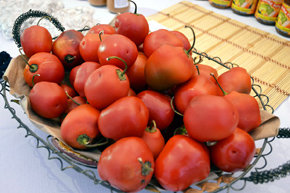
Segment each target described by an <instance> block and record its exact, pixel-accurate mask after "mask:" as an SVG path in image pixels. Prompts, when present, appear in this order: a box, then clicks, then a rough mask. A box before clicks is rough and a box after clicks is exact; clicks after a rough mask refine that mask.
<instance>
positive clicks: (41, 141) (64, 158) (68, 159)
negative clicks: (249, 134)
mask: <svg viewBox="0 0 290 193" xmlns="http://www.w3.org/2000/svg"><path fill="white" fill-rule="evenodd" d="M29 12H30V14H31V13H32V14H31V15H30V16H28V17H43V16H47V14H45V13H43V12H39V11H38V12H33V11H32V10H30V11H29ZM25 14H27V13H25ZM26 16H27V15H26ZM26 16H25V15H24V16H23V15H22V16H20V17H19V18H18V20H16V22H15V26H14V29H15V30H14V33H15V34H14V39H15V42H16V44H18V46H19V38H20V37H19V35H17V34H16V32H17V30H19V29H20V25H21V23H22V22H23V21H24V20H25V18H26ZM50 17H51V16H50ZM53 23H54V24H55V25H56V27H57V28H59V29H60V31H64V28H62V26H61V25H60V24H59V23H58V21H57V20H56V19H53ZM192 52H193V53H195V54H196V55H197V56H199V59H201V60H210V61H213V62H215V63H217V64H219V65H221V66H223V67H224V68H226V69H230V68H232V67H234V66H236V64H233V63H231V62H225V63H224V62H222V60H221V59H220V58H219V57H210V56H209V55H207V53H205V52H199V51H197V50H196V49H193V51H192ZM196 58H197V57H196ZM0 83H1V90H0V91H1V92H0V94H1V96H2V97H3V99H4V103H5V106H4V108H5V109H7V110H8V111H9V112H10V113H11V114H12V119H15V120H16V121H17V122H18V123H19V126H18V127H17V128H23V129H24V130H25V131H26V135H25V137H29V136H31V137H33V138H35V139H36V148H38V149H46V150H47V152H48V160H58V161H59V163H60V169H61V170H62V171H64V170H67V169H73V170H75V171H76V172H79V173H81V174H83V175H84V176H86V177H88V178H89V179H90V180H92V181H93V182H94V183H95V184H97V185H102V186H104V187H106V188H108V189H110V190H111V192H121V191H120V190H118V189H116V188H114V187H112V186H111V185H110V184H109V183H108V182H107V181H103V180H101V179H99V178H98V177H97V176H98V175H97V161H95V160H92V159H89V158H86V157H85V156H82V155H80V154H79V153H77V152H75V151H74V150H73V149H71V148H70V147H67V146H65V145H64V144H62V143H61V142H60V141H59V140H58V139H56V138H55V137H54V136H52V135H47V137H46V138H43V137H40V136H39V135H37V134H36V133H35V132H34V131H33V130H31V129H30V128H29V127H28V126H27V125H26V124H25V123H24V122H23V121H22V120H21V119H20V118H19V117H18V116H17V114H16V111H15V109H14V108H13V107H12V106H11V101H17V100H18V98H15V99H12V100H10V101H9V100H8V98H7V96H8V95H7V92H9V88H10V87H9V84H8V82H7V81H6V80H3V79H1V80H0ZM252 91H253V93H254V97H255V98H256V99H257V100H258V101H259V103H260V104H261V106H262V108H263V109H264V110H266V111H268V112H269V113H273V112H274V109H273V107H271V106H270V105H269V104H268V103H269V97H268V96H266V95H264V94H262V88H261V87H260V86H259V85H258V84H256V83H255V82H254V79H253V78H252ZM280 137H289V130H287V129H286V131H284V133H283V134H281V135H280ZM274 139H275V138H272V139H268V138H265V139H263V142H262V144H261V146H260V147H259V148H258V149H259V151H257V153H256V155H255V158H254V159H253V160H252V162H251V164H250V165H249V166H248V167H247V168H246V169H244V170H243V171H241V172H236V173H226V172H221V171H215V172H214V174H215V175H214V176H211V177H210V178H207V179H205V180H203V181H201V182H199V183H197V184H194V185H192V187H191V188H189V189H187V190H185V192H190V191H191V190H193V189H196V190H199V191H201V192H204V191H205V192H219V191H221V190H224V189H233V190H242V189H244V187H245V186H246V183H247V181H251V182H254V183H265V182H268V181H273V180H275V179H278V178H279V177H283V176H286V175H288V174H289V173H290V169H289V165H290V163H288V162H287V163H286V164H285V165H284V166H282V168H281V167H280V168H278V170H275V171H268V172H267V171H266V173H265V172H264V173H263V171H262V170H263V169H264V168H265V167H266V165H267V160H266V156H267V155H269V154H270V153H271V152H272V146H271V144H270V143H271V142H272V141H273V140H274ZM266 149H269V151H267V152H265V150H266ZM258 162H264V163H263V164H262V166H261V167H256V164H257V163H258ZM250 171H252V172H251V174H250V175H248V176H246V175H247V174H249V172H250ZM237 181H239V182H241V183H242V186H240V187H239V188H235V187H234V186H233V185H234V184H235V183H236V182H237ZM146 189H148V190H151V191H154V192H162V191H163V189H162V188H161V186H160V185H158V183H157V182H156V180H154V179H153V180H152V181H151V182H150V183H149V185H148V186H147V187H146Z"/></svg>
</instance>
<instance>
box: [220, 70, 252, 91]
mask: <svg viewBox="0 0 290 193" xmlns="http://www.w3.org/2000/svg"><path fill="white" fill-rule="evenodd" d="M218 82H219V84H220V85H221V87H222V88H223V89H224V91H225V92H227V93H230V92H231V91H237V92H241V93H245V94H250V92H251V89H252V80H251V76H250V75H249V73H248V72H247V70H246V69H245V68H243V67H234V68H231V69H230V70H228V71H226V72H224V73H222V74H221V75H219V77H218Z"/></svg>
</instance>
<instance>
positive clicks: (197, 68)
mask: <svg viewBox="0 0 290 193" xmlns="http://www.w3.org/2000/svg"><path fill="white" fill-rule="evenodd" d="M195 67H196V70H197V74H198V75H200V72H199V67H198V65H197V64H195Z"/></svg>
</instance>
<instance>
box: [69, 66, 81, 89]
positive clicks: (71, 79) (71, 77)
mask: <svg viewBox="0 0 290 193" xmlns="http://www.w3.org/2000/svg"><path fill="white" fill-rule="evenodd" d="M80 67H81V66H80V65H78V66H75V67H73V69H71V71H70V72H69V82H70V84H71V85H72V86H73V85H74V81H75V78H76V74H77V72H78V69H79V68H80Z"/></svg>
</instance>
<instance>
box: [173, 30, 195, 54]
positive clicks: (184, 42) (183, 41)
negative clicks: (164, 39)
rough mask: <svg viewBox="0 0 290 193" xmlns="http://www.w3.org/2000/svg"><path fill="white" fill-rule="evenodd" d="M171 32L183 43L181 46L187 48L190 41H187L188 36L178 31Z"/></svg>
mask: <svg viewBox="0 0 290 193" xmlns="http://www.w3.org/2000/svg"><path fill="white" fill-rule="evenodd" d="M170 32H171V33H173V34H174V35H175V36H176V37H177V38H178V39H180V40H181V41H182V43H183V48H184V49H185V50H189V49H190V47H191V45H190V42H189V41H188V38H187V37H186V36H185V35H184V34H183V33H181V32H180V31H170Z"/></svg>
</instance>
